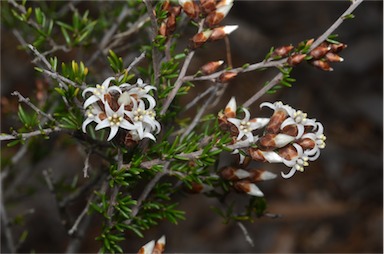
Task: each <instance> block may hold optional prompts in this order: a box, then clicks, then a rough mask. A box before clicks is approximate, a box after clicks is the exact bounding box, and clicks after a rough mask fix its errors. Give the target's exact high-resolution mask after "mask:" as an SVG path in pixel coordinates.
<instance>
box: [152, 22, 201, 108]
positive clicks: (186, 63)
mask: <svg viewBox="0 0 384 254" xmlns="http://www.w3.org/2000/svg"><path fill="white" fill-rule="evenodd" d="M203 24H204V20H202V21H201V22H200V24H199V30H198V32H200V31H201V30H202V29H203ZM194 54H195V51H194V50H192V51H189V53H188V54H187V56H186V57H185V60H184V63H183V67H181V70H180V73H179V76H178V77H177V80H176V82H175V86H174V87H173V89H172V91H171V92H170V93H169V94H168V96H167V98H166V100H165V102H164V104H163V107H162V109H161V112H160V115H164V114H165V112H167V110H168V108H169V106H170V105H171V103H172V101H173V99H174V98H175V96H176V94H177V91H179V89H180V87H181V85H182V84H183V83H184V81H185V80H184V77H185V74H186V73H187V69H188V67H189V65H190V63H191V61H192V58H193V56H194Z"/></svg>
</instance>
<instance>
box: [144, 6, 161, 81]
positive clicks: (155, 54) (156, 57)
mask: <svg viewBox="0 0 384 254" xmlns="http://www.w3.org/2000/svg"><path fill="white" fill-rule="evenodd" d="M143 2H144V4H145V6H146V7H147V13H148V16H149V18H150V20H151V25H152V38H151V39H152V42H153V41H154V40H155V37H156V35H157V34H158V31H159V27H158V25H157V18H156V16H155V12H154V9H153V7H152V3H151V1H149V0H143ZM152 62H153V70H154V75H155V82H154V85H155V86H158V83H159V77H160V52H159V51H158V50H157V49H156V47H155V46H152Z"/></svg>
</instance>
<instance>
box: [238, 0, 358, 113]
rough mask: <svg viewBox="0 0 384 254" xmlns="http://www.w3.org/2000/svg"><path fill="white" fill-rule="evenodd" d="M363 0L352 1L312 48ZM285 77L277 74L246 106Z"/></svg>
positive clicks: (326, 36)
mask: <svg viewBox="0 0 384 254" xmlns="http://www.w3.org/2000/svg"><path fill="white" fill-rule="evenodd" d="M362 1H363V0H354V1H352V4H351V6H350V7H349V8H348V9H347V10H346V11H345V12H344V13H343V14H342V15H341V16H340V17H339V18H338V19H337V20H336V21H335V23H333V24H332V26H330V27H329V28H328V29H327V30H326V31H325V32H324V33H323V34H322V35H321V36H320V37H319V38H318V39H316V40H315V41H314V42H313V43H312V45H311V47H310V50H312V49H314V48H315V47H317V46H318V45H320V43H322V42H323V41H324V40H326V39H327V38H328V36H329V35H330V34H331V33H332V32H333V31H335V30H336V29H337V28H338V27H339V26H340V25H341V23H343V21H344V20H345V19H344V17H345V16H347V15H349V14H351V13H352V12H353V10H355V9H356V7H357V6H358V5H359V4H361V2H362ZM280 61H286V58H285V59H282V60H280ZM282 77H283V74H282V73H279V74H277V75H276V76H275V77H274V78H273V79H272V80H271V81H270V82H269V83H268V85H267V86H264V87H263V88H262V89H260V90H259V91H258V92H257V93H256V94H254V95H253V96H252V97H251V98H249V99H248V100H247V101H246V102H245V103H244V104H243V106H244V107H249V106H251V105H252V104H253V103H254V102H255V101H256V100H258V99H259V98H260V97H261V96H262V95H264V94H265V93H266V92H267V91H268V90H269V89H271V88H272V87H274V86H275V85H276V84H278V83H279V82H280V80H281V79H282Z"/></svg>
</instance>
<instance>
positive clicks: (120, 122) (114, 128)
mask: <svg viewBox="0 0 384 254" xmlns="http://www.w3.org/2000/svg"><path fill="white" fill-rule="evenodd" d="M105 113H106V117H105V119H103V120H102V121H100V122H99V123H98V124H97V125H96V127H95V130H100V129H103V128H106V127H109V128H111V131H110V133H109V136H108V139H107V141H110V140H111V139H112V138H113V137H114V136H116V134H117V132H118V130H119V128H120V127H121V128H123V129H126V130H135V129H136V128H137V127H136V126H135V125H133V124H131V123H130V122H129V121H128V120H127V119H125V114H124V105H121V106H120V108H119V109H118V110H117V111H113V110H112V109H111V107H110V106H109V104H108V103H105Z"/></svg>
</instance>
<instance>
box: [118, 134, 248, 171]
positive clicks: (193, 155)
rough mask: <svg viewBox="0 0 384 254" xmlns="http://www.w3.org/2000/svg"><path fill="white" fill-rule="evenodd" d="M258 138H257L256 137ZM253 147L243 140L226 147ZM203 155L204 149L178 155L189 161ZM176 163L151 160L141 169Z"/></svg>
mask: <svg viewBox="0 0 384 254" xmlns="http://www.w3.org/2000/svg"><path fill="white" fill-rule="evenodd" d="M255 138H256V137H255ZM250 145H251V143H250V142H249V141H248V140H242V141H238V142H236V143H235V144H232V145H227V146H225V147H226V148H227V149H230V150H235V149H240V148H245V147H249V146H250ZM218 149H222V148H220V147H213V148H212V149H211V150H210V152H213V151H217V150H218ZM202 153H203V149H200V150H197V151H195V152H190V153H179V154H177V155H178V156H180V157H184V158H187V159H191V160H192V159H196V158H199V156H200V155H202ZM172 161H174V160H173V159H170V160H167V161H165V160H162V159H154V160H150V161H145V162H142V163H141V164H140V167H141V168H146V169H150V168H152V167H153V166H155V165H161V164H166V163H169V162H172ZM123 166H128V165H123Z"/></svg>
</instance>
